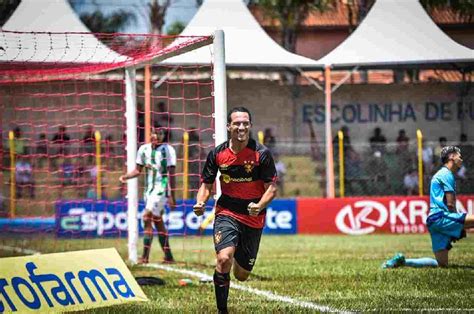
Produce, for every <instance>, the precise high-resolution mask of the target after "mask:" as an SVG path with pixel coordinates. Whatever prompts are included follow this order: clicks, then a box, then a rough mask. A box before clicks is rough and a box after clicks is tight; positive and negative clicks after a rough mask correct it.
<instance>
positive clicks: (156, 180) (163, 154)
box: [136, 144, 170, 198]
mask: <svg viewBox="0 0 474 314" xmlns="http://www.w3.org/2000/svg"><path fill="white" fill-rule="evenodd" d="M169 160H170V156H169V149H167V148H166V147H165V146H164V145H162V146H159V147H157V148H156V149H153V147H152V145H151V144H144V145H142V146H140V148H139V149H138V152H137V160H136V163H137V165H140V166H143V167H145V171H146V180H145V190H144V197H145V198H147V197H150V196H165V195H166V194H167V189H168V169H167V167H168V161H169ZM150 167H151V168H150Z"/></svg>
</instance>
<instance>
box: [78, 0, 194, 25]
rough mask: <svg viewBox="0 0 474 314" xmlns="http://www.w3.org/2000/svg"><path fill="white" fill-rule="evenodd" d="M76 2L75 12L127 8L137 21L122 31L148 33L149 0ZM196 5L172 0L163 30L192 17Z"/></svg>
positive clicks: (190, 0) (186, 0) (190, 1)
mask: <svg viewBox="0 0 474 314" xmlns="http://www.w3.org/2000/svg"><path fill="white" fill-rule="evenodd" d="M71 2H74V3H77V7H78V8H77V9H78V10H77V12H78V13H81V12H90V11H95V10H97V9H99V10H101V11H102V12H103V13H104V14H109V13H111V12H113V11H116V10H120V9H123V10H127V11H131V12H134V13H135V15H136V16H137V21H136V23H135V24H134V25H130V26H129V27H127V28H126V29H124V30H123V31H124V32H126V33H148V32H149V27H148V2H149V0H73V1H71ZM197 9H198V6H197V4H196V0H172V1H171V6H170V7H169V8H168V12H167V14H166V18H165V20H166V23H165V26H164V29H163V31H164V32H166V29H167V28H168V27H169V25H171V24H172V23H173V22H175V21H181V22H183V23H184V24H185V25H186V24H187V23H188V22H189V21H190V20H191V19H192V17H193V16H194V14H196V11H197Z"/></svg>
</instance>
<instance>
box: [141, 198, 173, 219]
mask: <svg viewBox="0 0 474 314" xmlns="http://www.w3.org/2000/svg"><path fill="white" fill-rule="evenodd" d="M167 202H168V198H167V197H166V196H164V195H152V196H145V211H144V212H143V213H144V214H145V213H148V212H152V213H153V215H155V216H163V214H164V212H165V205H166V203H167Z"/></svg>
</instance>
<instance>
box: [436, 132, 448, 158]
mask: <svg viewBox="0 0 474 314" xmlns="http://www.w3.org/2000/svg"><path fill="white" fill-rule="evenodd" d="M447 142H448V140H447V139H446V137H444V136H441V137H440V138H439V139H438V145H437V146H436V147H435V149H434V155H435V156H440V155H441V150H442V149H443V147H445V146H446V145H447Z"/></svg>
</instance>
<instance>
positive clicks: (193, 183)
mask: <svg viewBox="0 0 474 314" xmlns="http://www.w3.org/2000/svg"><path fill="white" fill-rule="evenodd" d="M200 144H201V140H200V137H199V133H198V131H197V129H196V128H195V127H191V129H190V130H189V146H188V147H189V151H188V152H189V161H188V171H189V176H188V178H189V179H188V189H189V193H188V197H189V198H191V199H194V198H195V197H196V192H197V191H196V187H197V186H199V182H200V180H201V176H200V175H201V159H202V158H201V157H203V156H201V145H200Z"/></svg>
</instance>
